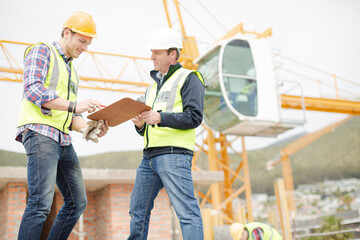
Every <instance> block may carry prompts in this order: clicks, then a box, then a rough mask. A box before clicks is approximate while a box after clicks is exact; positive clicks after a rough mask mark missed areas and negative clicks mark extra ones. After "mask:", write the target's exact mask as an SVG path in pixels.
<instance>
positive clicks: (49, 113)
mask: <svg viewBox="0 0 360 240" xmlns="http://www.w3.org/2000/svg"><path fill="white" fill-rule="evenodd" d="M95 36H96V26H95V23H94V21H93V19H92V17H91V15H90V14H87V13H83V12H75V13H73V14H72V15H71V16H69V17H68V18H67V20H66V21H65V23H64V24H63V30H62V32H61V39H60V40H59V41H54V42H52V43H37V44H34V45H32V46H30V47H29V48H27V49H26V51H25V54H24V91H23V99H22V103H21V110H20V116H19V122H18V127H17V133H16V140H17V141H19V142H21V143H22V144H23V145H24V148H25V150H26V154H27V157H28V162H27V181H28V188H29V197H28V201H27V205H26V209H25V212H24V215H23V217H22V220H21V224H20V230H19V234H18V239H19V240H36V239H39V238H40V235H41V232H42V229H43V225H44V222H45V220H46V219H47V217H48V215H49V213H50V210H51V205H52V202H53V196H54V185H55V184H56V185H57V187H58V188H59V190H60V192H61V194H62V195H63V197H64V204H63V206H62V207H61V209H60V211H59V213H58V214H57V216H56V218H55V220H54V223H53V225H52V227H51V230H50V233H49V235H48V239H67V238H68V236H69V235H70V233H71V231H72V229H73V228H74V226H75V224H76V222H77V220H78V219H79V217H80V216H81V214H82V213H83V211H84V210H85V207H86V203H87V197H86V192H85V185H84V182H83V177H82V172H81V167H80V162H79V159H78V157H77V154H76V152H75V150H74V148H73V145H72V139H71V136H70V134H69V132H70V130H75V131H80V130H82V132H83V134H84V135H83V136H84V138H86V139H87V140H89V139H90V140H92V141H94V142H97V140H98V137H102V136H104V135H105V134H106V132H107V130H108V125H107V123H106V124H100V123H99V122H92V126H88V125H87V123H86V121H85V119H84V118H83V117H82V116H81V113H84V112H89V113H91V112H94V111H95V110H96V108H100V102H98V101H96V100H94V99H86V100H83V101H81V102H77V92H78V91H77V90H78V87H79V78H78V74H77V73H76V70H75V68H74V66H73V64H72V60H73V59H74V58H78V57H79V56H80V55H81V54H82V53H83V52H84V51H86V50H87V47H88V45H90V44H91V43H92V39H93V37H95Z"/></svg>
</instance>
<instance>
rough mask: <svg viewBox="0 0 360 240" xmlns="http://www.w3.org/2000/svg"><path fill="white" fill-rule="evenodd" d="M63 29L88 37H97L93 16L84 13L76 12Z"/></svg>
mask: <svg viewBox="0 0 360 240" xmlns="http://www.w3.org/2000/svg"><path fill="white" fill-rule="evenodd" d="M63 28H70V29H71V30H72V31H74V32H77V33H80V34H82V35H85V36H88V37H96V25H95V22H94V20H93V19H92V17H91V15H90V14H88V13H84V12H74V13H73V14H71V16H70V17H68V19H66V21H65V23H64V24H63Z"/></svg>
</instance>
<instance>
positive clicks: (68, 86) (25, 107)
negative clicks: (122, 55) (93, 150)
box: [18, 43, 79, 133]
mask: <svg viewBox="0 0 360 240" xmlns="http://www.w3.org/2000/svg"><path fill="white" fill-rule="evenodd" d="M38 44H45V45H46V46H47V47H48V48H49V49H50V51H51V53H50V63H49V69H48V74H47V76H46V79H45V83H44V87H45V88H47V89H48V90H50V91H55V92H56V94H57V95H58V96H59V97H60V98H62V99H66V100H69V101H72V102H76V95H77V91H78V86H79V77H78V75H77V73H76V71H75V69H74V67H73V66H72V63H70V67H71V80H70V81H69V73H68V70H67V67H66V63H65V61H64V59H63V57H62V56H60V54H59V53H58V51H57V50H56V49H55V47H54V46H53V45H52V44H46V43H37V44H35V45H32V46H30V47H29V48H28V49H26V51H25V55H24V58H25V57H26V55H27V54H28V53H29V51H30V50H31V49H32V48H33V47H34V46H36V45H38ZM71 120H72V113H69V112H67V111H60V110H54V109H52V110H51V115H44V114H42V112H41V109H40V108H39V107H38V106H36V105H35V104H33V103H32V102H30V101H28V100H27V99H26V98H24V97H23V99H22V103H21V110H20V116H19V122H18V126H23V125H26V124H44V125H49V126H52V127H54V128H56V129H58V130H60V131H62V132H64V133H69V127H70V124H71Z"/></svg>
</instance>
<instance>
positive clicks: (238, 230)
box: [230, 223, 245, 240]
mask: <svg viewBox="0 0 360 240" xmlns="http://www.w3.org/2000/svg"><path fill="white" fill-rule="evenodd" d="M244 227H245V226H244V224H241V223H233V224H232V225H231V227H230V234H231V236H232V238H233V240H240V238H241V235H242V234H243V232H244Z"/></svg>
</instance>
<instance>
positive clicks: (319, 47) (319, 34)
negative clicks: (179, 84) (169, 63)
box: [0, 0, 360, 155]
mask: <svg viewBox="0 0 360 240" xmlns="http://www.w3.org/2000/svg"><path fill="white" fill-rule="evenodd" d="M180 2H182V4H183V5H184V6H185V8H186V10H185V9H184V8H182V13H183V20H184V22H185V30H186V33H187V35H190V36H196V39H197V40H198V41H199V47H200V50H201V53H204V52H205V50H206V49H207V48H208V47H209V46H211V44H212V43H213V42H214V41H215V39H217V38H220V37H221V36H223V35H224V34H225V33H226V31H225V30H224V29H223V28H222V27H221V26H219V25H218V24H217V23H216V21H214V20H213V19H211V18H210V17H209V15H208V14H207V13H206V11H204V10H203V9H202V8H201V6H200V5H199V3H198V1H191V0H183V1H180ZM201 3H202V4H204V5H205V6H206V7H207V9H208V10H209V11H210V12H212V13H213V14H214V16H216V18H217V19H218V20H219V21H220V22H221V23H222V25H223V26H225V28H226V29H227V30H230V29H231V28H232V27H234V26H236V25H237V24H238V23H240V22H243V23H244V27H245V29H246V30H256V31H258V32H261V31H264V30H266V29H267V28H269V27H271V28H272V30H273V35H272V37H271V38H270V42H271V46H272V47H273V48H274V49H278V50H280V51H281V53H282V54H283V55H285V56H288V57H291V58H293V59H296V60H298V61H300V62H303V63H306V64H308V65H311V66H314V67H317V68H320V69H322V70H325V71H327V72H330V73H335V74H337V75H339V76H342V77H345V78H347V79H349V80H351V81H354V82H358V83H360V70H359V69H360V68H359V66H360V44H359V42H360V14H359V13H360V1H358V0H346V1H344V0H317V1H312V0H301V1H300V0H296V1H295V0H271V1H270V0H252V1H240V0H224V1H221V4H220V1H218V0H207V1H205V0H202V1H201ZM205 3H206V4H205ZM168 4H169V7H171V8H173V2H172V1H168ZM187 10H189V11H190V12H191V13H192V14H193V15H194V16H196V18H197V19H198V20H199V21H200V22H201V23H202V24H203V25H204V26H206V27H207V29H208V31H210V32H211V35H212V36H211V35H209V34H208V33H207V32H206V31H205V30H203V28H202V26H201V25H199V24H198V23H197V21H196V20H194V19H193V18H192V16H191V15H189V14H188V13H187ZM75 11H84V12H88V13H90V14H92V16H93V19H94V20H95V22H96V25H97V30H98V39H94V41H93V44H92V45H91V46H90V47H89V50H94V51H101V52H111V53H119V54H127V55H134V56H143V57H149V55H150V54H149V52H148V51H146V50H145V46H146V42H147V39H148V36H149V34H150V33H151V32H152V31H154V30H155V29H156V28H157V27H160V26H167V22H166V17H165V14H164V8H163V5H162V1H161V0H151V1H149V0H138V1H136V0H134V1H106V0H105V1H98V0H86V1H85V0H78V1H70V0H63V1H61V2H59V1H53V0H33V1H25V0H11V1H3V3H2V4H1V8H0V39H4V40H12V41H20V42H30V43H35V42H38V41H45V42H50V41H53V40H59V38H60V32H61V27H62V24H63V22H64V21H65V19H66V18H67V17H68V16H69V15H70V14H71V13H72V12H75ZM171 11H172V15H171V17H172V19H173V22H174V24H175V28H177V30H179V25H178V22H177V21H176V15H175V14H174V12H173V9H171ZM22 56H23V52H19V53H16V55H15V56H14V57H15V58H16V59H18V61H19V63H20V64H21V67H23V65H22V60H21V58H22ZM75 64H76V60H75ZM1 66H6V63H5V59H4V57H3V55H2V53H1V52H0V67H1ZM150 68H151V67H150ZM150 68H149V69H147V70H151V69H150ZM302 73H304V74H307V72H302ZM309 74H310V75H311V74H312V73H310V72H309ZM0 85H1V88H0V91H1V93H0V98H1V101H0V106H1V109H2V114H1V116H2V117H1V125H0V132H1V134H0V149H3V150H10V151H16V152H24V150H23V146H22V145H21V144H20V143H18V142H16V141H15V140H14V138H15V133H16V123H17V118H18V113H19V107H20V100H21V94H22V84H21V83H11V82H0ZM310 90H312V89H306V87H304V91H305V94H306V91H310ZM79 92H80V94H79V101H81V100H82V99H86V98H88V97H92V98H95V99H98V100H99V101H101V102H102V103H104V104H110V103H112V102H114V101H116V100H118V99H121V98H123V97H124V96H130V97H132V98H136V97H137V96H136V95H134V94H133V95H126V94H122V93H119V92H116V93H115V92H108V91H107V92H105V91H96V90H84V89H80V90H79ZM306 114H307V119H308V123H307V124H306V125H305V126H304V127H300V128H297V129H296V130H295V131H291V132H289V133H287V134H283V135H280V136H278V137H277V138H272V139H259V138H253V137H247V138H246V142H247V146H248V147H249V148H250V149H251V148H258V147H263V146H266V145H267V144H269V143H271V142H274V141H276V140H278V139H282V138H285V137H286V136H288V135H291V134H294V133H297V132H302V131H314V130H316V129H318V128H320V127H324V126H325V125H326V124H328V123H330V122H334V121H336V120H338V119H340V118H342V117H344V116H342V115H340V114H323V113H312V112H307V113H306ZM72 136H73V138H74V145H75V149H76V150H77V152H78V154H79V155H90V154H95V153H102V152H109V151H124V150H140V149H141V148H142V138H141V137H139V136H137V134H136V133H135V130H134V129H133V125H132V123H131V122H127V123H125V124H122V125H120V126H117V127H115V128H112V129H110V132H109V134H108V135H107V136H106V137H105V138H103V139H101V140H100V142H99V143H98V144H94V143H92V142H84V140H82V139H81V137H80V134H77V133H72ZM239 147H240V145H239Z"/></svg>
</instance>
